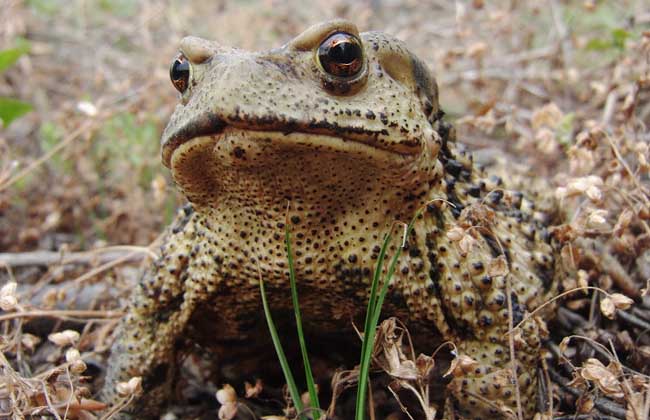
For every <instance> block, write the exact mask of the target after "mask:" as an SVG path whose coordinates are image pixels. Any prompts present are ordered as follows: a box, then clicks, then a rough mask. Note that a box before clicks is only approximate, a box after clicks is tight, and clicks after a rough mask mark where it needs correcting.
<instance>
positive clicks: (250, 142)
mask: <svg viewBox="0 0 650 420" xmlns="http://www.w3.org/2000/svg"><path fill="white" fill-rule="evenodd" d="M420 163H421V162H420V160H419V159H418V156H415V155H405V154H398V153H394V152H389V151H386V150H382V149H378V148H375V147H372V146H369V145H367V144H364V143H361V142H356V141H349V140H345V139H341V138H338V137H333V136H328V135H322V134H321V135H317V134H311V133H301V132H293V133H280V132H276V131H254V130H253V131H251V130H242V129H238V128H234V127H230V126H229V127H226V128H225V129H224V130H223V131H222V132H220V133H218V134H215V135H207V136H200V137H195V138H193V139H190V140H187V141H185V142H183V143H181V144H179V145H178V146H177V147H176V148H175V149H174V150H173V152H172V156H171V159H170V164H169V166H170V168H171V171H172V175H173V177H174V181H175V182H176V184H177V185H178V186H179V187H180V189H181V190H182V191H183V193H184V194H185V196H186V198H188V200H189V201H191V202H192V203H194V204H197V205H205V206H209V207H215V206H216V205H218V204H222V203H224V202H226V201H229V200H231V201H233V202H236V203H235V204H237V205H241V204H242V203H248V204H250V205H251V206H253V207H256V208H257V207H259V208H266V207H271V208H274V207H277V206H280V207H284V205H285V204H286V197H300V199H301V200H302V201H303V202H304V203H305V204H307V203H309V205H310V206H313V207H314V208H325V207H328V206H329V205H337V206H339V207H340V206H341V204H340V203H345V204H344V205H345V206H351V207H356V206H367V205H369V204H368V203H370V202H373V201H376V200H380V199H385V200H387V201H386V203H388V202H389V201H390V202H392V200H394V199H398V198H399V195H400V194H403V192H404V191H414V188H417V185H419V186H420V187H423V186H425V185H428V184H426V182H425V180H426V179H429V178H430V177H431V176H432V174H431V173H429V171H426V170H425V169H426V168H429V167H426V168H425V169H423V168H421V166H420ZM429 169H432V168H429ZM402 201H403V200H402ZM278 203H281V204H282V205H280V204H278ZM337 203H338V204H337ZM235 204H232V203H231V205H232V206H235ZM383 205H384V206H386V205H388V204H383ZM395 206H397V207H399V205H398V204H397V203H395ZM397 207H396V208H397Z"/></svg>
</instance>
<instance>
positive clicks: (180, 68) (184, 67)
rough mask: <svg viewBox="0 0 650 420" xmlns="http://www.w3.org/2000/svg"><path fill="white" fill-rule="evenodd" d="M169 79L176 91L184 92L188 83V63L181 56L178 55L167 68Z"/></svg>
mask: <svg viewBox="0 0 650 420" xmlns="http://www.w3.org/2000/svg"><path fill="white" fill-rule="evenodd" d="M169 78H170V79H171V80H172V84H173V85H174V87H175V88H176V90H178V91H179V92H180V93H183V92H185V90H186V89H187V86H188V85H189V82H190V62H189V60H188V59H187V58H186V57H185V56H184V55H183V54H179V55H178V57H176V58H175V59H174V61H173V62H172V64H171V66H169Z"/></svg>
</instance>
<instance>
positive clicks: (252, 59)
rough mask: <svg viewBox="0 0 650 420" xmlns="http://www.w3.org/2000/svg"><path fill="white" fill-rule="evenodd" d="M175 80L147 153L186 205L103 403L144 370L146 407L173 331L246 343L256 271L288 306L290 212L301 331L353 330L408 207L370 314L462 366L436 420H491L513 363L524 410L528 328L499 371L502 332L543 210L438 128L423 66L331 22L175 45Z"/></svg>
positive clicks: (533, 301) (115, 358)
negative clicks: (167, 113)
mask: <svg viewBox="0 0 650 420" xmlns="http://www.w3.org/2000/svg"><path fill="white" fill-rule="evenodd" d="M171 78H172V81H173V83H174V85H175V86H176V87H177V88H178V89H179V91H180V92H181V103H180V104H179V105H178V106H177V108H176V110H175V111H174V114H173V115H172V117H171V120H170V122H169V124H168V126H167V128H166V129H165V132H164V133H163V138H162V156H163V162H164V164H165V165H166V166H167V167H169V168H170V170H171V172H172V175H173V177H174V180H175V182H176V184H177V185H178V187H179V188H180V190H181V191H182V192H183V194H184V195H185V196H186V197H187V199H188V201H189V202H190V203H191V205H190V206H188V207H186V208H185V209H184V210H183V211H182V212H181V214H180V215H179V217H178V219H177V220H176V222H175V224H174V225H173V226H172V227H171V228H170V230H169V231H168V232H167V233H166V235H165V240H164V244H163V246H162V249H161V256H160V258H159V259H158V260H157V261H155V262H154V263H153V264H152V266H151V267H150V268H149V269H148V270H147V271H146V272H145V273H144V275H143V278H142V280H141V282H140V283H139V285H138V287H137V288H136V290H135V291H134V293H133V297H132V299H131V303H130V305H129V307H128V313H127V315H126V316H125V318H124V320H123V322H122V324H121V327H120V329H119V334H118V339H117V342H116V344H115V345H114V347H113V350H112V354H111V359H110V366H109V372H108V376H107V385H106V387H105V390H104V394H105V396H106V398H107V399H109V400H114V399H115V398H116V396H115V395H114V392H113V391H112V389H113V387H114V385H115V383H116V382H118V381H122V380H126V379H128V378H130V377H133V376H142V377H143V379H144V381H143V384H144V388H145V393H144V395H143V396H142V397H141V398H140V399H139V400H138V401H137V403H136V405H135V406H134V408H133V412H134V413H136V414H137V418H143V417H146V416H151V415H154V414H156V413H157V412H158V410H159V408H160V405H161V402H162V401H164V400H166V398H167V397H168V396H169V390H170V387H171V384H172V380H173V376H174V372H175V365H176V360H177V355H178V353H180V352H182V351H183V350H184V347H185V346H187V343H185V344H184V345H182V344H179V343H184V342H183V341H181V338H184V339H187V338H189V339H191V340H195V341H198V342H199V343H201V344H202V345H208V344H209V341H214V342H220V341H225V340H232V339H243V340H247V339H248V340H250V339H251V338H252V337H253V333H252V332H253V331H257V330H256V329H255V328H254V325H257V324H258V322H257V321H259V320H260V319H263V318H262V314H261V303H260V302H261V301H260V296H259V288H258V285H257V282H258V279H259V278H260V275H261V277H262V278H264V280H265V283H266V284H267V286H268V287H269V288H270V292H269V293H270V296H271V300H272V302H273V303H272V305H273V306H274V307H275V308H280V309H282V308H289V307H290V306H289V305H290V299H289V289H288V267H287V259H286V254H285V249H284V243H283V240H284V230H285V224H287V223H289V224H290V226H289V227H290V229H291V232H292V235H293V248H294V254H295V267H296V272H297V278H298V281H299V287H300V299H301V303H302V308H303V317H304V318H305V322H306V325H307V328H308V329H309V328H311V329H313V330H321V329H322V330H336V329H340V328H342V327H343V326H346V327H349V326H350V317H351V316H352V317H354V316H355V315H358V313H359V312H360V311H362V310H363V307H364V305H365V302H366V299H367V295H368V288H369V283H370V281H371V277H372V271H373V270H374V266H375V264H376V262H377V259H378V255H379V250H380V245H381V241H382V237H383V234H384V233H385V232H387V231H388V230H389V228H390V227H391V226H392V225H393V224H394V222H395V221H407V222H408V221H409V220H411V219H412V218H413V217H414V216H415V215H416V212H417V211H418V210H419V209H423V212H422V213H421V214H420V215H419V216H418V217H417V218H416V221H415V225H414V230H413V232H412V234H411V235H410V236H409V238H408V240H407V243H406V246H405V247H404V248H402V249H399V247H397V246H394V247H392V248H391V249H390V251H389V254H394V253H395V252H399V260H398V269H397V272H396V274H395V276H394V277H393V279H392V291H391V295H390V296H389V298H388V300H389V302H388V304H387V305H386V307H385V309H384V312H383V313H384V314H385V315H399V316H400V317H401V318H402V319H403V320H404V321H405V322H407V324H410V325H418V326H419V327H420V328H419V330H426V331H427V334H429V335H431V336H432V337H433V336H435V337H437V340H439V341H440V340H451V341H453V342H454V343H455V344H456V346H457V348H458V352H459V353H461V354H465V355H468V356H470V357H471V358H473V359H474V360H475V361H476V363H475V364H472V365H471V368H468V367H467V366H465V367H464V368H463V369H457V370H456V371H455V372H454V374H453V379H452V380H451V382H450V383H449V384H448V385H447V386H446V389H447V392H446V398H447V404H446V410H448V412H449V413H451V411H452V410H453V411H454V412H455V413H456V415H457V416H465V417H467V418H488V417H499V416H502V417H507V416H508V415H509V413H512V412H513V411H515V410H516V405H517V404H516V401H515V399H516V397H515V395H516V392H515V386H514V385H513V382H512V381H511V380H510V378H511V376H512V370H511V369H510V368H512V367H513V366H516V370H517V379H518V381H517V386H518V388H519V390H520V391H521V398H522V403H523V411H524V413H525V417H526V418H528V417H529V415H531V413H533V412H534V409H535V398H534V396H535V386H536V381H535V378H536V376H535V375H536V373H535V370H536V364H537V361H538V360H537V359H538V355H539V347H540V336H539V332H538V328H537V324H536V322H535V321H534V320H532V319H531V320H527V321H526V322H524V323H523V325H522V327H521V330H520V333H518V334H516V339H515V352H516V361H515V362H514V365H513V364H511V361H510V354H509V350H508V337H507V334H506V332H507V331H508V329H509V328H508V325H509V322H513V321H514V323H515V324H516V323H518V322H519V321H521V320H522V319H523V318H524V316H525V313H526V312H530V311H532V310H533V309H534V308H536V307H537V306H539V305H540V304H541V303H542V302H543V301H544V300H545V299H546V298H547V297H548V295H549V294H551V293H552V292H553V290H554V285H555V284H556V278H557V276H558V275H559V273H560V269H559V267H558V266H559V263H558V262H557V258H556V256H555V252H554V247H553V245H552V244H551V243H550V239H549V237H548V235H547V233H546V228H545V227H546V224H547V223H548V222H549V220H548V212H543V211H540V210H538V209H537V208H536V207H535V204H534V203H533V201H531V200H530V199H529V198H526V197H525V196H524V195H523V194H521V193H519V192H513V191H510V190H508V189H507V186H506V185H503V182H502V181H501V180H500V179H498V178H496V177H492V178H490V177H486V176H485V175H484V174H483V173H482V172H481V171H480V170H479V169H477V168H476V167H475V166H474V165H473V162H472V159H471V157H470V156H469V155H468V154H466V153H465V152H464V150H463V149H462V148H461V147H460V146H459V145H458V144H456V141H455V138H454V134H453V129H451V127H450V126H449V125H448V124H446V123H444V122H442V121H441V117H442V112H441V110H440V108H439V104H438V92H437V85H436V83H435V80H434V78H433V77H432V76H431V74H430V72H429V71H428V69H427V68H426V66H425V65H424V64H423V63H422V62H421V61H420V60H419V59H417V58H416V57H415V56H413V55H412V54H411V53H410V52H409V51H408V50H407V49H406V47H405V46H404V45H403V44H402V43H401V42H400V41H398V40H396V39H394V38H392V37H390V36H388V35H386V34H382V33H377V32H370V33H362V34H359V33H358V31H357V29H356V27H355V26H354V25H352V24H350V23H348V22H345V21H333V22H328V23H324V24H321V25H317V26H314V27H312V28H310V29H308V30H307V31H305V32H304V33H303V34H301V35H299V36H298V37H296V38H295V39H294V40H292V41H290V42H289V43H287V44H286V45H284V46H283V47H282V48H279V49H276V50H271V51H268V52H263V53H249V52H244V51H239V50H235V49H232V48H226V47H223V46H221V45H218V44H216V43H212V42H208V41H204V40H202V39H198V38H185V39H184V40H183V41H182V43H181V53H180V54H179V56H178V57H177V58H176V60H175V61H174V63H173V64H172V68H171ZM506 181H507V180H506ZM538 206H539V203H538ZM508 297H509V298H510V299H508ZM509 305H510V306H511V311H509V310H508V307H509ZM357 308H361V309H357ZM422 327H424V328H422ZM350 339H351V340H355V337H354V335H353V334H352V333H351V335H350ZM185 341H188V340H185ZM436 344H439V342H438V343H432V344H431V348H427V349H421V350H422V351H425V352H429V353H430V352H431V351H433V350H434V348H435V347H434V346H435V345H436Z"/></svg>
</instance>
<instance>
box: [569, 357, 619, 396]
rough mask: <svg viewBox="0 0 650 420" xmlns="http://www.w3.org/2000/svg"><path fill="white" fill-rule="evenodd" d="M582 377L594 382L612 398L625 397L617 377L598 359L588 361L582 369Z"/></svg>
mask: <svg viewBox="0 0 650 420" xmlns="http://www.w3.org/2000/svg"><path fill="white" fill-rule="evenodd" d="M580 376H582V377H583V378H584V379H586V380H588V381H591V382H593V383H594V384H595V385H596V386H597V387H598V388H599V389H600V390H601V391H602V392H603V393H605V394H606V395H608V396H610V397H614V398H620V397H622V396H623V392H622V390H621V383H620V382H619V380H618V378H617V377H616V375H614V374H613V373H612V372H611V371H610V370H609V369H608V368H606V367H605V365H603V364H602V363H601V362H600V360H598V359H595V358H590V359H587V361H586V362H585V363H584V364H583V367H582V369H580Z"/></svg>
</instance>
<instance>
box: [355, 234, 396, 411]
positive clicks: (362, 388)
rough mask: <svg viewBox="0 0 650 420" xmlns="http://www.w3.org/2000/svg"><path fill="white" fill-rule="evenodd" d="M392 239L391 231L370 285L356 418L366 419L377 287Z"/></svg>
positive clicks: (360, 364)
mask: <svg viewBox="0 0 650 420" xmlns="http://www.w3.org/2000/svg"><path fill="white" fill-rule="evenodd" d="M390 241H391V235H390V232H389V233H388V234H386V235H385V236H384V243H383V244H382V246H381V250H380V251H379V257H378V258H377V265H376V267H375V272H374V273H373V278H372V284H371V286H370V296H369V298H368V308H367V309H366V320H365V322H364V326H363V341H362V342H361V361H360V363H359V385H358V388H357V399H356V406H355V416H354V418H355V419H356V420H364V416H365V411H366V393H367V392H368V375H369V372H370V356H371V353H372V346H373V343H374V338H375V328H374V327H372V324H371V323H372V320H373V319H374V311H375V309H376V306H377V305H376V301H377V288H378V287H379V278H380V277H381V269H382V267H383V265H384V259H385V258H386V250H387V249H388V244H389V243H390Z"/></svg>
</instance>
